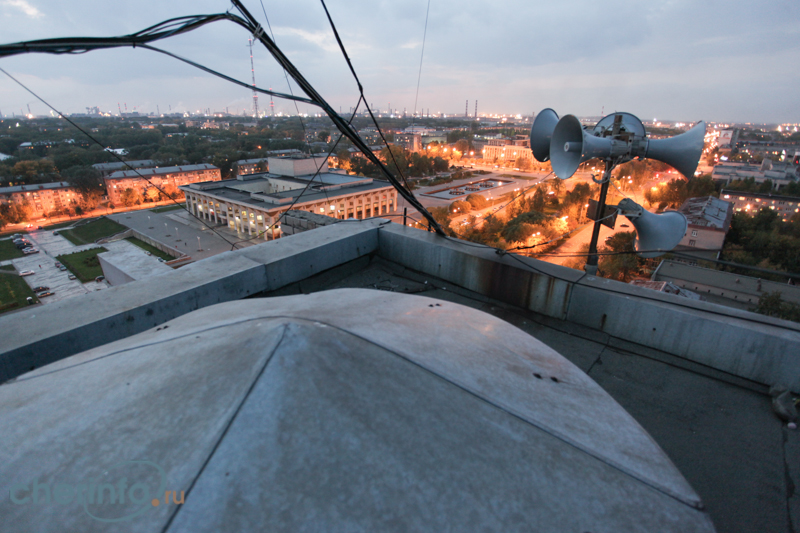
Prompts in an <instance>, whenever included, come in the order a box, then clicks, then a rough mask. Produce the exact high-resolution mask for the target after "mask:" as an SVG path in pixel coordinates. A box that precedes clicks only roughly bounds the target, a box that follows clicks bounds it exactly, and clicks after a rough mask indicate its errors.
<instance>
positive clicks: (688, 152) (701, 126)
mask: <svg viewBox="0 0 800 533" xmlns="http://www.w3.org/2000/svg"><path fill="white" fill-rule="evenodd" d="M705 136H706V124H705V122H703V121H702V120H701V121H700V122H698V123H697V124H695V126H694V127H693V128H692V129H690V130H689V131H687V132H686V133H681V134H680V135H676V136H675V137H670V138H668V139H653V140H651V141H648V143H647V151H646V152H645V155H644V157H646V158H649V159H656V160H658V161H661V162H662V163H666V164H668V165H669V166H671V167H673V168H674V169H675V170H677V171H678V172H680V173H681V174H683V175H684V176H686V179H692V178H693V177H694V171H695V170H697V163H698V162H699V161H700V156H701V155H702V154H703V143H704V142H705Z"/></svg>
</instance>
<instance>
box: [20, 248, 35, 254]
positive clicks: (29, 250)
mask: <svg viewBox="0 0 800 533" xmlns="http://www.w3.org/2000/svg"><path fill="white" fill-rule="evenodd" d="M22 253H23V254H25V255H31V254H38V253H39V250H37V249H36V248H23V249H22Z"/></svg>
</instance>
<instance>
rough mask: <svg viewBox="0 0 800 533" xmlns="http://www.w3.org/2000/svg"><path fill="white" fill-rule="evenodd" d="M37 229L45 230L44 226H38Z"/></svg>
mask: <svg viewBox="0 0 800 533" xmlns="http://www.w3.org/2000/svg"><path fill="white" fill-rule="evenodd" d="M36 229H44V228H43V227H42V226H37V228H36Z"/></svg>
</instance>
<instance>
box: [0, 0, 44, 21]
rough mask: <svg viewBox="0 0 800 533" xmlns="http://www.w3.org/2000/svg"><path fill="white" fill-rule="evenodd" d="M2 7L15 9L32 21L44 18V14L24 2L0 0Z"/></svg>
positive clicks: (23, 0)
mask: <svg viewBox="0 0 800 533" xmlns="http://www.w3.org/2000/svg"><path fill="white" fill-rule="evenodd" d="M2 5H4V6H9V7H15V8H17V9H19V10H21V11H22V12H23V13H25V14H26V15H28V16H29V17H31V18H34V19H38V18H41V17H43V16H44V14H43V13H42V12H41V11H39V10H38V9H36V8H35V7H33V6H32V5H30V4H29V3H28V2H27V1H26V0H2Z"/></svg>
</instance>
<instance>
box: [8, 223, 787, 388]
mask: <svg viewBox="0 0 800 533" xmlns="http://www.w3.org/2000/svg"><path fill="white" fill-rule="evenodd" d="M373 254H377V255H378V256H380V257H381V258H383V259H385V260H387V261H390V262H394V263H396V264H398V265H401V266H403V267H405V268H408V269H411V270H415V271H417V272H421V273H423V274H426V275H430V276H432V277H435V278H439V279H441V280H443V281H447V282H449V283H452V284H453V285H455V286H458V287H462V288H463V289H466V290H468V291H472V292H474V293H476V294H478V295H481V296H482V297H486V298H490V299H493V300H496V301H500V302H503V303H506V304H508V305H512V306H516V307H519V308H522V309H527V310H530V311H533V312H535V313H540V314H543V315H547V316H550V317H554V318H557V319H560V320H566V321H570V322H575V323H577V324H581V325H583V326H586V327H590V328H594V329H596V330H598V331H602V332H604V333H607V334H609V335H612V336H614V337H617V338H619V339H623V340H625V341H629V342H633V343H636V344H639V345H642V346H647V347H650V348H654V349H657V350H661V351H663V352H666V353H669V354H673V355H675V356H678V357H682V358H685V359H687V360H691V361H694V362H697V363H700V364H703V365H707V366H709V367H713V368H715V369H718V370H721V371H724V372H728V373H730V374H732V375H736V376H739V377H742V378H746V379H749V380H753V381H755V382H758V383H763V384H766V385H774V384H782V385H784V386H786V387H789V388H791V389H793V390H796V391H797V390H800V325H798V324H795V323H793V322H787V321H784V320H779V319H775V318H770V317H766V316H762V315H757V314H754V313H751V312H748V311H742V310H738V309H732V308H728V307H723V306H720V305H716V304H713V303H709V302H701V301H691V300H687V299H686V298H681V297H679V296H676V295H671V294H664V293H658V292H655V291H650V290H648V289H643V288H640V287H635V286H632V285H627V284H624V283H620V282H616V281H613V280H607V279H603V278H596V277H592V276H587V275H586V274H585V273H583V272H580V271H577V270H572V269H569V268H565V267H561V266H558V265H552V264H549V263H545V262H542V261H538V260H536V259H531V258H525V257H519V256H512V255H510V254H498V253H497V252H496V251H495V250H493V249H492V248H489V247H484V246H480V245H477V244H474V243H467V242H461V241H457V240H455V239H444V238H442V237H440V236H438V235H435V234H432V233H427V232H423V231H419V230H415V229H411V228H407V227H405V226H400V225H398V224H390V223H388V222H387V221H384V220H380V219H376V220H370V221H342V222H340V223H337V224H333V225H329V226H326V227H321V228H318V229H316V230H315V231H307V232H303V233H302V234H297V235H295V236H294V237H293V238H291V239H278V240H275V241H270V242H267V243H263V244H260V245H256V246H251V247H248V248H245V249H242V250H238V251H236V252H226V253H224V254H220V255H218V256H214V257H212V258H209V259H205V260H202V261H198V262H195V263H192V264H190V265H188V266H186V267H183V268H181V269H180V270H177V271H173V272H169V273H166V274H164V275H162V276H158V277H156V278H151V279H148V280H142V281H135V282H132V283H128V284H126V285H123V286H120V287H112V288H111V289H107V290H104V291H100V292H96V293H92V294H89V295H86V296H82V297H76V299H70V300H64V301H62V302H57V303H54V304H52V305H47V306H43V307H36V308H31V309H26V310H23V311H20V312H18V313H14V314H11V315H6V316H3V317H0V331H2V334H3V335H2V339H3V340H2V345H0V381H4V380H6V379H10V378H13V377H15V376H17V375H19V374H21V373H23V372H26V371H28V370H30V369H31V368H37V367H39V366H42V365H44V364H47V363H50V362H52V361H56V360H58V359H61V358H63V357H66V356H68V355H71V354H74V353H77V352H80V351H83V350H86V349H89V348H92V347H95V346H99V345H102V344H105V343H108V342H110V341H113V340H117V339H121V338H125V337H128V336H130V335H133V334H135V333H138V332H140V331H143V330H145V329H149V328H152V327H153V326H156V325H159V324H162V323H164V322H166V321H168V320H171V319H173V318H175V317H178V316H181V315H183V314H186V313H188V312H190V311H193V310H195V309H199V308H201V307H205V306H208V305H212V304H215V303H219V302H225V301H231V300H236V299H241V298H245V297H247V296H251V295H254V294H257V293H262V292H269V291H275V290H278V289H280V288H282V287H286V286H288V285H290V284H293V283H297V282H300V281H302V280H305V279H307V278H309V277H311V276H314V275H317V274H320V273H322V272H325V271H327V270H330V269H333V268H335V267H338V266H340V265H344V264H346V263H349V262H351V261H354V260H356V259H358V258H361V257H365V256H369V255H373ZM77 298H83V300H78V299H77Z"/></svg>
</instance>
